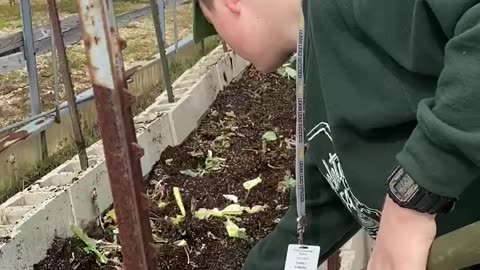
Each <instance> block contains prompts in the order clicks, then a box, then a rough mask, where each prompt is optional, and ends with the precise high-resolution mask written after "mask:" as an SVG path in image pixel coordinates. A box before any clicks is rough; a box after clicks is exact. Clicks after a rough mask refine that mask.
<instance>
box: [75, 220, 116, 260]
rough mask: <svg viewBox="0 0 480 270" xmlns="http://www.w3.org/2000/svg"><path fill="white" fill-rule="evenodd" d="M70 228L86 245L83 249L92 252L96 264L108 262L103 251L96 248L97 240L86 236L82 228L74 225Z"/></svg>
mask: <svg viewBox="0 0 480 270" xmlns="http://www.w3.org/2000/svg"><path fill="white" fill-rule="evenodd" d="M70 229H71V230H72V232H73V233H74V234H75V236H76V237H77V238H78V239H80V240H81V241H82V242H83V243H84V244H85V245H86V247H84V248H83V250H84V251H85V252H87V253H92V252H93V253H94V254H95V256H96V262H97V264H98V265H104V264H106V263H107V262H108V258H107V256H106V255H105V253H103V252H101V251H100V250H98V249H97V241H96V240H94V239H92V238H90V237H88V235H86V234H85V233H84V232H83V231H82V229H80V228H79V227H78V226H76V225H71V226H70Z"/></svg>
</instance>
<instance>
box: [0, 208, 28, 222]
mask: <svg viewBox="0 0 480 270" xmlns="http://www.w3.org/2000/svg"><path fill="white" fill-rule="evenodd" d="M32 209H33V206H32V205H29V206H10V207H7V208H5V209H4V210H3V211H2V213H0V215H1V216H2V218H1V219H2V222H3V225H9V224H11V225H13V224H15V222H17V221H18V220H20V219H21V218H22V217H23V215H25V214H26V213H27V212H28V211H30V210H32Z"/></svg>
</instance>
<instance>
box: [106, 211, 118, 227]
mask: <svg viewBox="0 0 480 270" xmlns="http://www.w3.org/2000/svg"><path fill="white" fill-rule="evenodd" d="M105 220H106V221H110V222H111V223H114V224H115V223H117V215H115V209H112V210H110V211H108V212H107V213H106V214H105Z"/></svg>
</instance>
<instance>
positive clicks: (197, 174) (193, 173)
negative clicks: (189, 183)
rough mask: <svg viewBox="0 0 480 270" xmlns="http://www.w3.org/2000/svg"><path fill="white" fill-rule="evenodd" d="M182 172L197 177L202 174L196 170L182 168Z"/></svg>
mask: <svg viewBox="0 0 480 270" xmlns="http://www.w3.org/2000/svg"><path fill="white" fill-rule="evenodd" d="M180 173H181V174H183V175H186V176H191V177H197V176H199V175H200V172H195V171H192V170H190V169H188V170H182V171H180Z"/></svg>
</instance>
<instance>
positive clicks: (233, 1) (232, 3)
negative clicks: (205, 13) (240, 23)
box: [223, 0, 242, 14]
mask: <svg viewBox="0 0 480 270" xmlns="http://www.w3.org/2000/svg"><path fill="white" fill-rule="evenodd" d="M241 1H242V0H223V3H224V4H225V6H226V7H227V9H228V10H230V12H232V13H234V14H239V13H240V3H241Z"/></svg>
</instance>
